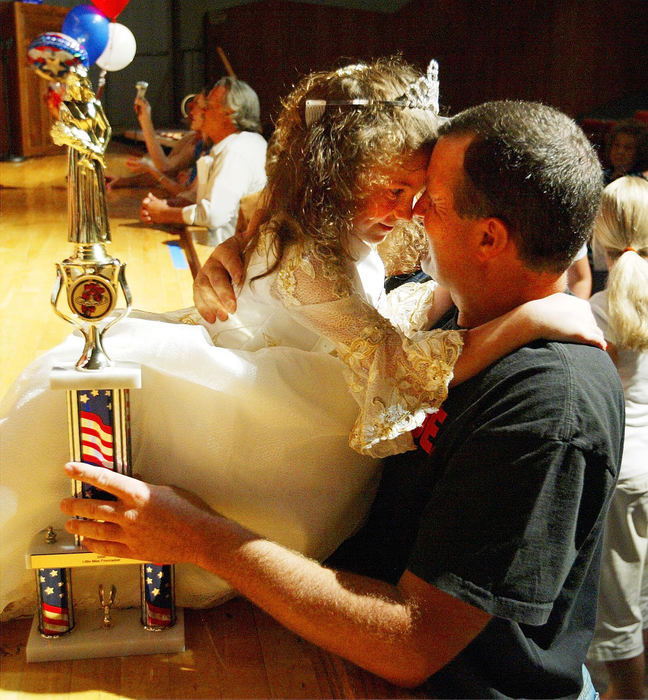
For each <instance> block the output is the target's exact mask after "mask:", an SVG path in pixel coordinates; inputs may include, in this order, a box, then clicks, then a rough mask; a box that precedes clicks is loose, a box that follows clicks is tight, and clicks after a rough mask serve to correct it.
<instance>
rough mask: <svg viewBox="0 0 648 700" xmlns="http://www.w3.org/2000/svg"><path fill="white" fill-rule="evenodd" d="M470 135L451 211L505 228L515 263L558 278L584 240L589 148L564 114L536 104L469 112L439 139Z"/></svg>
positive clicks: (491, 105) (592, 207) (588, 220)
mask: <svg viewBox="0 0 648 700" xmlns="http://www.w3.org/2000/svg"><path fill="white" fill-rule="evenodd" d="M460 134H473V135H474V136H475V138H474V140H473V141H472V143H471V144H470V145H469V146H468V148H467V150H466V154H465V160H464V171H465V176H464V177H463V181H462V182H458V183H455V188H454V196H455V209H456V211H457V213H458V214H459V215H460V216H462V217H466V218H479V217H488V216H493V217H497V218H500V219H502V220H503V221H504V222H505V223H506V224H507V226H508V228H509V231H510V232H511V235H512V236H513V237H514V240H515V242H516V244H517V247H518V251H519V254H520V257H521V258H522V260H523V261H524V262H525V263H526V264H527V266H528V267H530V268H532V269H534V270H537V271H551V272H562V271H563V270H565V269H567V267H569V265H570V263H571V261H572V260H573V258H574V256H575V255H576V253H577V252H578V250H579V249H580V248H581V247H582V246H583V244H584V243H585V242H586V241H587V240H588V238H589V236H590V234H591V231H592V224H593V222H594V217H595V215H596V211H597V209H598V204H599V199H600V195H601V190H602V187H603V179H602V171H601V166H600V163H599V160H598V158H597V156H596V152H595V151H594V148H593V147H592V145H591V144H590V143H589V141H588V140H587V137H586V136H585V134H584V133H583V131H582V130H581V129H580V127H579V126H578V125H577V124H576V123H575V122H574V121H573V120H572V119H570V118H569V117H568V116H567V115H565V114H563V113H562V112H560V111H558V110H557V109H554V108H553V107H548V106H546V105H543V104H539V103H537V102H521V101H512V100H502V101H498V102H486V103H485V104H482V105H479V106H477V107H471V108H470V109H467V110H465V111H463V112H461V113H459V114H457V115H456V116H455V117H453V118H452V119H451V120H449V121H448V122H446V123H445V124H443V125H442V126H441V128H440V129H439V136H449V135H460Z"/></svg>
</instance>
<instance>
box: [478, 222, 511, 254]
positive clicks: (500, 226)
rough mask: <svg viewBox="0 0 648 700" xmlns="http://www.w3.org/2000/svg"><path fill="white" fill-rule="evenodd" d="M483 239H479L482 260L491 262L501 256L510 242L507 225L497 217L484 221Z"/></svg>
mask: <svg viewBox="0 0 648 700" xmlns="http://www.w3.org/2000/svg"><path fill="white" fill-rule="evenodd" d="M480 233H481V237H480V239H479V250H478V253H479V256H480V257H481V258H482V260H490V259H491V258H494V257H496V256H498V255H501V254H502V253H503V252H504V251H505V250H506V248H507V246H508V244H509V241H510V234H509V230H508V227H507V225H506V224H505V223H504V222H503V221H502V220H501V219H498V218H497V217H493V216H490V217H487V218H485V219H482V225H481V231H480Z"/></svg>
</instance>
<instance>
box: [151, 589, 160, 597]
mask: <svg viewBox="0 0 648 700" xmlns="http://www.w3.org/2000/svg"><path fill="white" fill-rule="evenodd" d="M151 593H152V594H153V596H154V597H155V598H157V597H158V595H160V589H159V588H154V589H153V590H152V591H151Z"/></svg>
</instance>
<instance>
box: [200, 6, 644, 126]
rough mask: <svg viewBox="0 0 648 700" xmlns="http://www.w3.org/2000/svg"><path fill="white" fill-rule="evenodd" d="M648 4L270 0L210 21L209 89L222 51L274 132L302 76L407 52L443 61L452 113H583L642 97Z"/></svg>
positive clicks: (417, 58) (445, 98)
mask: <svg viewBox="0 0 648 700" xmlns="http://www.w3.org/2000/svg"><path fill="white" fill-rule="evenodd" d="M646 8H647V3H646V0H617V2H615V3H610V2H609V1H608V0H525V1H524V2H519V3H512V2H510V0H488V1H487V0H434V1H432V0H413V1H412V2H411V3H409V4H408V5H406V6H405V7H403V8H402V9H401V10H399V11H398V12H396V13H394V14H384V13H379V12H369V11H360V10H349V9H346V8H340V7H325V6H319V5H311V4H306V3H303V4H302V3H293V2H281V1H279V0H266V1H263V2H257V3H253V4H248V5H243V6H239V7H233V8H229V9H227V10H225V11H223V12H221V13H219V14H217V15H216V16H215V17H216V18H217V19H214V18H212V19H213V21H210V20H209V19H207V21H206V24H205V53H206V57H205V64H206V82H207V83H208V84H210V83H212V82H213V81H215V80H216V79H218V78H219V77H220V76H221V75H223V74H224V73H225V69H224V67H223V64H222V62H221V60H220V58H219V57H218V54H217V53H216V50H215V47H216V46H218V45H220V46H222V47H223V49H224V50H225V53H226V54H227V56H228V58H229V60H230V62H231V64H232V66H233V68H234V70H235V72H236V73H237V75H238V76H239V77H240V78H241V79H243V80H246V81H247V82H249V83H250V84H251V85H252V86H253V87H254V89H255V90H256V91H257V93H258V94H259V97H260V99H261V108H262V112H263V119H264V125H265V127H266V131H268V130H269V129H270V128H271V123H272V119H273V117H274V115H275V114H276V113H277V110H278V108H279V100H280V97H281V96H282V95H285V94H286V93H287V92H288V91H289V90H290V88H291V86H292V85H293V84H294V82H295V81H296V79H297V78H298V77H300V76H301V75H302V74H304V73H306V72H308V71H310V70H315V69H327V68H331V67H333V66H336V65H340V64H341V63H342V62H344V59H345V58H346V59H351V60H353V59H358V58H365V59H367V58H371V57H373V56H376V55H388V54H391V53H395V52H400V53H402V54H403V56H404V57H405V58H406V59H408V60H409V61H411V62H412V63H414V64H416V65H417V66H418V67H419V68H424V67H425V66H426V64H427V62H428V61H429V59H430V58H432V57H435V58H437V59H438V60H439V63H440V72H441V103H442V105H445V107H446V109H447V111H449V112H456V111H459V110H461V109H464V108H465V107H468V106H470V105H473V104H478V103H479V102H483V101H485V100H492V99H506V98H508V99H525V100H539V101H542V102H546V103H548V104H552V105H554V106H556V107H558V108H560V109H562V110H564V111H565V112H567V113H568V114H570V115H572V116H574V117H579V116H580V115H583V114H586V113H588V112H590V111H592V110H594V109H595V108H597V107H598V106H600V105H602V104H605V103H607V102H610V101H612V100H617V99H620V98H622V97H624V96H627V95H632V94H634V93H637V92H640V91H642V90H645V89H646V84H647V82H648V81H647V79H646V68H645V66H646V65H647V64H648V42H647V41H646V36H648V12H647V11H646ZM218 18H219V19H218Z"/></svg>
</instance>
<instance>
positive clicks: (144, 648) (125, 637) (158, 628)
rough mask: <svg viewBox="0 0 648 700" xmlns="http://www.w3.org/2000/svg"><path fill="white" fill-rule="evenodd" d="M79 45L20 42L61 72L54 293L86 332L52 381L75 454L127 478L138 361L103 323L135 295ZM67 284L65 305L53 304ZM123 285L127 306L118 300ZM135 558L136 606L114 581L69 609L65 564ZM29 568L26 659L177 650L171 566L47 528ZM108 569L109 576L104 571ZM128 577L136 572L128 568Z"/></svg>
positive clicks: (179, 636)
mask: <svg viewBox="0 0 648 700" xmlns="http://www.w3.org/2000/svg"><path fill="white" fill-rule="evenodd" d="M84 54H85V49H83V48H82V47H81V46H79V44H78V43H77V42H75V41H74V40H73V39H71V38H70V37H66V36H65V35H62V34H57V33H49V34H43V35H41V36H39V37H37V38H36V39H34V41H32V43H31V44H30V47H29V51H28V57H29V60H30V62H31V64H32V66H33V67H34V68H35V69H36V71H37V72H38V74H39V75H41V76H42V77H45V78H47V79H48V80H51V79H52V78H55V79H57V80H64V81H65V93H64V97H63V101H62V103H61V106H60V114H59V119H58V120H57V121H56V122H55V123H54V126H53V127H52V137H53V139H54V142H55V143H57V144H59V145H67V146H68V240H69V241H70V242H72V243H74V252H73V255H72V256H71V257H70V258H67V259H66V260H64V261H63V262H61V263H58V264H57V278H56V283H55V285H54V289H53V291H52V298H51V303H52V306H53V307H54V311H55V312H56V313H57V314H58V315H59V316H60V317H61V318H63V319H65V320H66V321H67V322H68V323H70V324H72V325H74V326H75V327H76V328H77V329H78V330H79V331H80V332H81V333H82V334H83V337H84V340H85V343H84V348H83V352H82V354H81V356H80V357H79V358H78V359H77V360H76V362H70V364H68V365H65V366H62V367H54V368H53V369H52V372H51V375H50V386H51V387H52V389H63V390H65V391H66V393H67V407H68V432H69V443H70V458H71V460H73V461H80V462H86V463H89V464H94V465H97V466H100V467H103V468H106V469H112V470H115V471H117V472H120V473H122V474H126V475H129V476H130V475H131V469H132V463H131V449H130V445H131V442H130V390H131V389H138V388H139V387H140V386H141V370H140V367H139V366H138V365H136V364H134V363H129V362H113V361H111V360H110V358H109V357H108V355H107V354H106V352H105V350H104V347H103V337H104V334H105V333H106V331H108V329H109V328H110V327H111V326H112V325H113V324H114V323H116V322H117V321H119V320H120V319H121V318H123V317H124V316H125V315H127V314H128V312H129V311H130V307H131V296H130V291H129V289H128V285H127V283H126V275H125V265H124V264H123V263H121V262H120V261H119V260H117V259H116V258H112V257H111V256H110V255H109V254H108V252H107V248H106V245H107V244H108V243H109V242H110V228H109V223H108V215H107V204H106V188H105V176H104V162H103V154H104V152H105V149H106V147H107V145H108V141H109V139H110V126H109V124H108V121H107V120H106V117H105V115H104V112H103V108H102V106H101V103H100V102H99V101H98V100H97V99H96V98H95V96H94V93H93V92H92V90H91V88H90V84H89V82H88V80H87V71H86V67H85V65H84ZM53 55H56V56H57V58H56V60H53V59H52V56H53ZM61 56H63V58H61ZM63 59H65V60H63ZM85 59H86V62H87V55H86V56H85ZM63 290H64V291H65V297H66V302H67V309H66V310H65V311H62V310H61V309H60V308H59V299H60V297H61V296H62V294H61V293H62V291H63ZM120 290H121V294H122V296H123V299H124V300H125V304H126V305H125V307H124V308H121V309H120V310H116V308H115V307H116V302H117V298H118V296H119V292H120ZM73 494H74V495H75V496H76V497H78V498H97V499H101V500H111V499H112V498H113V497H112V496H111V495H110V494H107V493H105V492H103V491H101V490H98V489H96V488H94V487H90V486H88V485H85V484H82V483H81V482H73ZM54 507H55V504H54ZM133 564H135V565H139V566H140V589H141V597H142V603H141V609H140V610H133V609H130V610H129V609H126V610H124V609H120V608H119V591H118V590H116V588H115V586H114V585H110V586H109V587H108V588H107V589H105V588H104V586H103V584H102V585H100V586H99V591H98V595H97V605H96V608H95V609H93V610H84V611H79V612H75V610H74V599H73V590H72V570H73V568H75V567H82V566H108V565H133ZM27 566H28V567H29V568H32V569H35V571H36V590H37V597H38V614H37V615H36V616H35V618H34V623H33V625H32V630H31V633H30V636H29V640H28V642H27V647H26V656H27V661H48V660H55V659H82V658H91V657H107V656H125V655H130V654H156V653H164V652H177V651H183V650H184V648H185V646H184V621H183V616H182V610H178V611H176V608H175V589H174V571H173V567H172V566H170V565H162V564H152V563H147V562H138V561H135V560H132V559H122V558H118V557H108V556H103V555H98V554H94V553H92V552H89V551H88V550H87V549H86V548H85V547H84V546H83V543H82V542H80V541H79V540H78V538H75V537H73V536H72V535H70V534H69V533H67V532H65V531H55V530H54V529H53V528H52V527H48V528H46V529H45V530H43V531H42V532H40V533H38V535H37V536H36V537H35V538H34V540H33V542H32V546H31V547H30V551H29V553H28V555H27ZM106 572H107V577H108V576H109V569H106ZM133 575H134V576H135V577H137V570H136V569H133ZM152 632H163V634H152Z"/></svg>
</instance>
